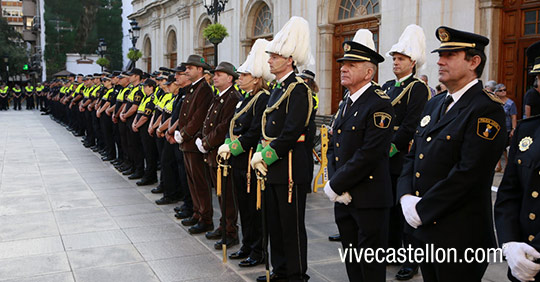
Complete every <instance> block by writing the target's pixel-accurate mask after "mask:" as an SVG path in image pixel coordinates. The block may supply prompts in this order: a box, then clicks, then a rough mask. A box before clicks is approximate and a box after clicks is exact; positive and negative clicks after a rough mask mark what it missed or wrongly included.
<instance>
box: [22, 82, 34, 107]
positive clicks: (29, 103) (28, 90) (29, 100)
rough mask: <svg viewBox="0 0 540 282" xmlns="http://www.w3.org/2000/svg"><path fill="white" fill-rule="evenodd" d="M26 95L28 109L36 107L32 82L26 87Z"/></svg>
mask: <svg viewBox="0 0 540 282" xmlns="http://www.w3.org/2000/svg"><path fill="white" fill-rule="evenodd" d="M24 97H25V99H26V109H27V110H33V109H34V86H32V84H30V82H29V83H28V84H27V85H26V86H25V87H24Z"/></svg>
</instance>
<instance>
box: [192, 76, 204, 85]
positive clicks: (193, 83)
mask: <svg viewBox="0 0 540 282" xmlns="http://www.w3.org/2000/svg"><path fill="white" fill-rule="evenodd" d="M203 78H204V76H201V78H199V79H197V80H196V81H195V82H192V83H191V85H195V84H197V82H199V81H201V79H203Z"/></svg>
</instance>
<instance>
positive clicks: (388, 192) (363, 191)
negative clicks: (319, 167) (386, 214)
mask: <svg viewBox="0 0 540 282" xmlns="http://www.w3.org/2000/svg"><path fill="white" fill-rule="evenodd" d="M346 105H347V103H346V102H344V103H341V105H340V108H339V111H338V113H337V114H336V119H335V120H334V123H333V126H332V132H333V135H332V137H331V139H330V144H329V146H328V147H329V149H328V153H327V156H328V168H329V176H330V186H331V187H332V190H334V192H336V193H337V194H338V195H340V194H342V193H343V192H349V194H350V195H351V197H352V204H354V206H355V207H357V208H387V207H390V206H392V199H393V197H392V196H393V195H392V184H391V182H390V173H389V169H388V159H389V158H388V152H389V150H390V141H391V138H392V122H393V119H394V110H393V109H392V105H391V104H390V99H389V97H388V96H387V95H386V94H384V92H383V91H382V90H381V89H380V87H379V86H378V85H375V84H373V85H371V86H370V87H369V88H368V89H367V90H366V91H365V92H364V93H363V94H362V95H361V96H360V97H359V98H358V99H357V100H356V101H355V102H354V103H353V104H352V105H351V107H350V108H349V109H347V110H346V111H345V115H344V116H342V113H343V110H344V108H345V106H346Z"/></svg>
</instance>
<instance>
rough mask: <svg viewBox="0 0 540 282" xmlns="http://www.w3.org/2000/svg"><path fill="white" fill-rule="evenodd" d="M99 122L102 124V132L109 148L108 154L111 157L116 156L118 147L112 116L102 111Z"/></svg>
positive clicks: (106, 146) (107, 148) (106, 147)
mask: <svg viewBox="0 0 540 282" xmlns="http://www.w3.org/2000/svg"><path fill="white" fill-rule="evenodd" d="M99 123H100V126H101V132H102V133H103V140H104V142H105V149H106V150H107V154H106V156H107V157H109V158H114V157H116V147H115V145H114V136H113V122H112V120H111V117H110V116H108V115H107V114H106V113H105V112H102V113H101V117H100V118H99Z"/></svg>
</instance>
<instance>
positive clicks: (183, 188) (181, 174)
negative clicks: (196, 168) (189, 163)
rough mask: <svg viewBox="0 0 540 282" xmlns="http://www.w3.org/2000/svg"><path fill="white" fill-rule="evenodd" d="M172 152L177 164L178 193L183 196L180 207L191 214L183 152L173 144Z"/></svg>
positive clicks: (191, 208) (191, 203)
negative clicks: (182, 202)
mask: <svg viewBox="0 0 540 282" xmlns="http://www.w3.org/2000/svg"><path fill="white" fill-rule="evenodd" d="M165 143H169V142H167V140H165V141H163V144H164V145H165ZM173 150H174V156H175V157H176V163H177V164H178V165H177V166H176V168H177V169H178V178H179V180H180V193H181V195H183V196H184V204H182V207H183V209H184V210H185V211H186V212H193V199H192V197H191V192H190V190H189V184H188V177H187V171H186V164H185V162H184V152H182V151H181V150H180V146H178V144H173ZM162 165H163V164H162Z"/></svg>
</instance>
